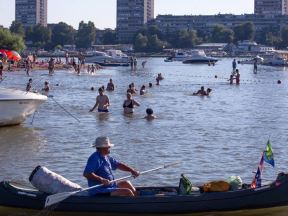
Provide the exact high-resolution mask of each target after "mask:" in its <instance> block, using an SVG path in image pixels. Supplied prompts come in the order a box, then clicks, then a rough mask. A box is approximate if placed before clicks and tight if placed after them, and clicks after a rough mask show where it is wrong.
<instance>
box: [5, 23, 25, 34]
mask: <svg viewBox="0 0 288 216" xmlns="http://www.w3.org/2000/svg"><path fill="white" fill-rule="evenodd" d="M9 29H10V31H11V32H12V33H14V34H18V35H19V36H21V37H24V36H25V29H24V27H23V25H22V23H20V22H16V21H13V22H12V24H11V26H10V28H9Z"/></svg>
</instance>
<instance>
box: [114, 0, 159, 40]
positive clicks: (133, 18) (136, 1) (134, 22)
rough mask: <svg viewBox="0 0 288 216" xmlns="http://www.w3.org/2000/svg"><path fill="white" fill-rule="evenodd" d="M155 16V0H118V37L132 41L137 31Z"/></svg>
mask: <svg viewBox="0 0 288 216" xmlns="http://www.w3.org/2000/svg"><path fill="white" fill-rule="evenodd" d="M153 18H154V0H117V29H116V30H117V39H118V41H119V42H121V43H131V42H132V41H133V39H134V36H135V34H136V32H137V31H138V30H139V29H141V28H142V27H143V25H144V24H146V23H147V22H148V21H149V20H151V19H153Z"/></svg>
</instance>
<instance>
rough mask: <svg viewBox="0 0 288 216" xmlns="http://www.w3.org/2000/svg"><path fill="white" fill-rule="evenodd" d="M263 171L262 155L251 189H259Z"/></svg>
mask: <svg viewBox="0 0 288 216" xmlns="http://www.w3.org/2000/svg"><path fill="white" fill-rule="evenodd" d="M263 169H264V153H263V154H262V157H261V160H260V163H259V165H258V169H257V172H256V174H255V177H254V179H253V181H252V183H251V188H259V187H261V179H262V172H263Z"/></svg>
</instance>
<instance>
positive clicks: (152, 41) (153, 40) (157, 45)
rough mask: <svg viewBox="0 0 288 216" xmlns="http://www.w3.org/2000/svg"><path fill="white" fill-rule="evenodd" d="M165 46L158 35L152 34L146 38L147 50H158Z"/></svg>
mask: <svg viewBox="0 0 288 216" xmlns="http://www.w3.org/2000/svg"><path fill="white" fill-rule="evenodd" d="M164 47H165V42H163V41H161V40H160V39H159V38H158V35H156V34H155V35H152V36H151V37H149V39H148V44H147V48H148V50H147V51H149V52H160V51H162V50H163V48H164Z"/></svg>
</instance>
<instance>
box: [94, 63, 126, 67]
mask: <svg viewBox="0 0 288 216" xmlns="http://www.w3.org/2000/svg"><path fill="white" fill-rule="evenodd" d="M94 63H95V64H99V65H100V66H103V67H128V66H129V65H130V64H129V63H103V62H94Z"/></svg>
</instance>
